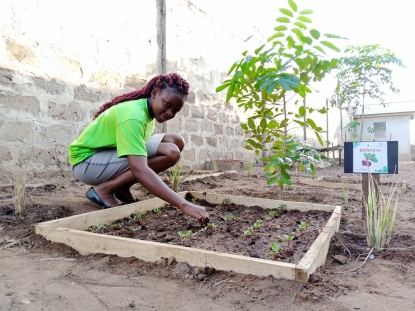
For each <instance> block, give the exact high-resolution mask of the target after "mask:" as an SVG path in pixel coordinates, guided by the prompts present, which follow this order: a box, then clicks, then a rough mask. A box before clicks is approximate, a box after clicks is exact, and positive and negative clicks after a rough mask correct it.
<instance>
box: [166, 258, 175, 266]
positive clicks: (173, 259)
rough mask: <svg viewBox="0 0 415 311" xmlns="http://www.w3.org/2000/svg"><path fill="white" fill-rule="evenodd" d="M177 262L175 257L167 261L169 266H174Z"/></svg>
mask: <svg viewBox="0 0 415 311" xmlns="http://www.w3.org/2000/svg"><path fill="white" fill-rule="evenodd" d="M175 262H176V258H175V257H174V256H171V257H170V258H169V259H168V260H167V265H168V266H171V265H172V264H174V263H175Z"/></svg>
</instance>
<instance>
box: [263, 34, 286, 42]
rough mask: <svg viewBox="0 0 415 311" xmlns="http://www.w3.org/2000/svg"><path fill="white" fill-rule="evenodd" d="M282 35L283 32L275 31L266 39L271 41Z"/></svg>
mask: <svg viewBox="0 0 415 311" xmlns="http://www.w3.org/2000/svg"><path fill="white" fill-rule="evenodd" d="M284 36H285V34H284V33H282V32H277V33H274V34H273V35H272V36H271V37H269V38H268V40H267V41H268V42H270V41H272V40H274V39H276V38H280V37H284Z"/></svg>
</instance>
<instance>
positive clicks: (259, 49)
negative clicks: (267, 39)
mask: <svg viewBox="0 0 415 311" xmlns="http://www.w3.org/2000/svg"><path fill="white" fill-rule="evenodd" d="M264 46H265V44H263V45H261V46H260V47H259V48H257V49H256V50H255V54H257V55H258V53H259V52H261V50H262V49H263V48H264Z"/></svg>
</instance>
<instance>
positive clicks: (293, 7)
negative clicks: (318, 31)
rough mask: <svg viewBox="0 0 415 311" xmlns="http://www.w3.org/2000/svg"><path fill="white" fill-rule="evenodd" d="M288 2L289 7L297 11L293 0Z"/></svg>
mask: <svg viewBox="0 0 415 311" xmlns="http://www.w3.org/2000/svg"><path fill="white" fill-rule="evenodd" d="M288 4H289V5H290V8H291V9H292V10H293V11H294V12H297V4H296V3H295V2H294V0H288Z"/></svg>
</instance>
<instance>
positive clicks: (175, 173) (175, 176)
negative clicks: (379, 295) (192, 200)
mask: <svg viewBox="0 0 415 311" xmlns="http://www.w3.org/2000/svg"><path fill="white" fill-rule="evenodd" d="M182 170H183V164H182V162H181V161H179V162H177V163H176V165H175V166H173V167H172V169H171V176H170V184H171V189H172V190H173V191H175V192H177V191H179V189H180V183H181V182H182V180H183V179H185V178H186V176H187V174H189V173H186V174H185V175H182Z"/></svg>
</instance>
